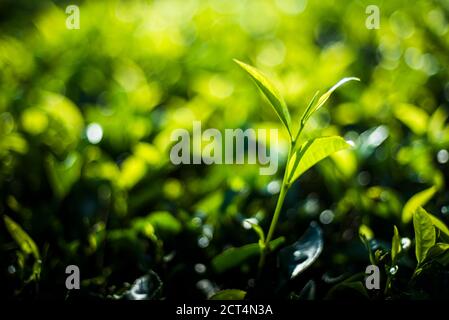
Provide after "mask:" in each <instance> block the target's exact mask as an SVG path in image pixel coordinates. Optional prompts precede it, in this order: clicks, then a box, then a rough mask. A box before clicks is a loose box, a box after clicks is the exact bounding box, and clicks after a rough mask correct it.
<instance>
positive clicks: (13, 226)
mask: <svg viewBox="0 0 449 320" xmlns="http://www.w3.org/2000/svg"><path fill="white" fill-rule="evenodd" d="M3 219H4V220H5V225H6V228H7V229H8V232H9V234H10V235H11V237H12V238H13V239H14V240H15V241H16V243H17V244H18V245H19V246H20V249H21V250H22V251H23V252H24V253H25V254H31V255H33V256H34V258H35V259H40V254H39V249H38V248H37V246H36V243H34V241H33V239H31V237H30V236H29V235H28V233H26V232H25V230H23V229H22V228H21V227H20V226H19V225H18V224H17V223H16V222H15V221H14V220H12V219H11V218H10V217H8V216H7V215H5V216H4V217H3Z"/></svg>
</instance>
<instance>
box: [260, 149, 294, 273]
mask: <svg viewBox="0 0 449 320" xmlns="http://www.w3.org/2000/svg"><path fill="white" fill-rule="evenodd" d="M291 150H292V146H290V148H289V151H288V157H287V168H288V164H289V162H290V155H291ZM287 168H286V169H285V171H284V178H283V179H282V186H281V191H280V193H279V197H278V201H277V203H276V209H275V210H274V214H273V218H272V219H271V224H270V229H269V230H268V235H267V237H266V238H265V242H264V246H263V248H262V250H261V253H260V259H259V266H258V267H259V276H260V275H261V273H262V270H263V267H264V265H265V259H266V256H267V254H268V253H269V251H270V241H271V238H272V237H273V234H274V231H275V230H276V225H277V222H278V220H279V215H280V214H281V209H282V205H283V204H284V200H285V195H286V194H287V191H288V188H289V185H288V183H287V173H288V170H287Z"/></svg>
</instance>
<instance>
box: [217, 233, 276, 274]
mask: <svg viewBox="0 0 449 320" xmlns="http://www.w3.org/2000/svg"><path fill="white" fill-rule="evenodd" d="M284 241H285V238H284V237H279V238H277V239H275V240H272V241H270V250H274V249H276V248H277V247H278V246H280V245H281V244H282V243H284ZM259 253H260V246H259V244H258V243H251V244H247V245H244V246H242V247H237V248H229V249H226V250H224V251H223V252H222V253H220V254H219V255H217V256H216V257H215V258H213V259H212V266H213V268H214V269H215V271H216V272H218V273H222V272H225V271H226V270H229V269H231V268H234V267H237V266H239V265H240V264H242V263H243V262H245V261H246V260H248V259H249V258H252V257H255V256H258V255H259Z"/></svg>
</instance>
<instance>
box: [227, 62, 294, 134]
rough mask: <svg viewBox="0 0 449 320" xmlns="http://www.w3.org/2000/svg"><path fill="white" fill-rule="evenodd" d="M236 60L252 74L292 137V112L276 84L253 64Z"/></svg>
mask: <svg viewBox="0 0 449 320" xmlns="http://www.w3.org/2000/svg"><path fill="white" fill-rule="evenodd" d="M234 61H235V62H236V63H237V64H238V65H239V66H240V67H241V68H242V69H243V70H245V71H246V72H247V73H248V74H249V75H250V76H251V78H252V79H253V80H254V82H255V83H256V85H257V86H258V87H259V89H260V90H261V91H262V93H263V94H264V96H265V97H266V98H267V99H268V101H269V102H270V104H271V106H272V107H273V109H274V111H275V112H276V114H277V115H278V117H279V118H280V119H281V121H282V123H283V124H284V126H285V127H286V128H287V130H288V134H289V136H290V138H292V133H291V119H290V113H289V112H288V109H287V105H286V104H285V101H284V99H283V98H282V96H281V95H280V94H279V92H278V91H277V89H276V88H275V87H274V85H273V84H272V83H271V82H270V81H269V80H268V79H267V78H266V76H265V75H264V74H262V73H261V72H260V71H259V70H257V69H256V68H254V67H253V66H250V65H248V64H246V63H244V62H241V61H239V60H237V59H234Z"/></svg>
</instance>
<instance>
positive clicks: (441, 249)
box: [425, 243, 449, 266]
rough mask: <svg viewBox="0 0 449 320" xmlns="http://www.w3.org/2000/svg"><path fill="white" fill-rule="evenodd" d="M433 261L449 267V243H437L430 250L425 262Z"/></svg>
mask: <svg viewBox="0 0 449 320" xmlns="http://www.w3.org/2000/svg"><path fill="white" fill-rule="evenodd" d="M433 261H437V262H439V263H440V264H442V265H443V266H447V265H449V243H437V244H435V245H434V246H433V247H432V248H430V250H429V252H428V253H427V256H426V261H425V262H433Z"/></svg>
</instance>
